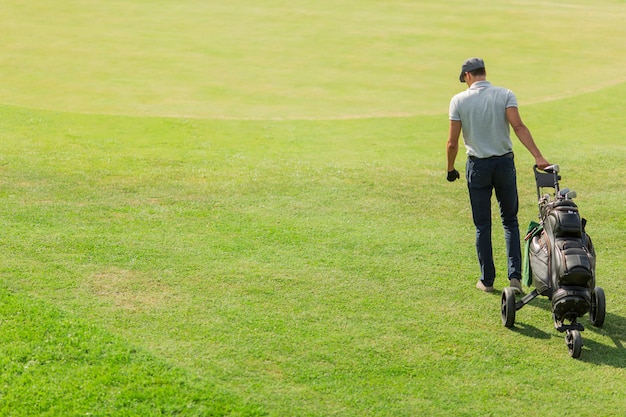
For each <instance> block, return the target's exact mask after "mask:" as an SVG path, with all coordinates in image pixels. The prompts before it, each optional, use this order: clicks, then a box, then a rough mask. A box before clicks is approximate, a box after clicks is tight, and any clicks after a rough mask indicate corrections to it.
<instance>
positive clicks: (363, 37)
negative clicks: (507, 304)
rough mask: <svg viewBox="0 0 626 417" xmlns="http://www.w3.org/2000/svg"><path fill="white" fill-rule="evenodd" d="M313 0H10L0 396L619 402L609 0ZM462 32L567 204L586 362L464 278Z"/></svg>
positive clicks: (470, 262) (325, 409)
mask: <svg viewBox="0 0 626 417" xmlns="http://www.w3.org/2000/svg"><path fill="white" fill-rule="evenodd" d="M309 3H310V2H306V3H305V2H300V1H296V2H290V3H285V2H280V1H272V0H263V1H261V2H256V3H254V5H251V4H249V2H243V1H239V0H235V1H231V2H226V3H225V2H212V1H210V2H206V1H205V2H200V1H179V2H173V1H165V0H162V1H151V2H145V1H139V0H134V1H125V2H121V1H108V2H98V1H89V2H84V1H83V2H78V1H61V2H43V1H33V2H28V5H26V4H22V3H21V2H17V1H13V0H9V1H3V2H2V4H1V5H0V27H1V28H2V31H3V35H4V36H3V37H2V39H0V47H1V48H2V49H1V50H2V51H3V53H2V54H1V57H0V76H1V77H2V80H3V82H2V84H1V85H0V97H1V99H0V103H2V104H0V205H1V208H2V209H1V210H0V225H1V230H2V235H1V237H0V249H1V250H0V340H1V341H0V366H1V368H0V369H1V374H0V415H3V416H4V415H6V416H32V415H43V416H78V415H100V416H105V415H107V416H108V415H115V416H118V415H119V416H149V415H154V416H158V415H190V416H208V415H215V416H223V415H228V416H255V415H267V416H330V415H335V416H356V415H358V416H417V415H425V416H426V415H441V416H444V415H446V416H447V415H466V416H474V415H494V416H500V415H542V416H564V415H565V416H611V415H623V414H624V412H625V410H626V400H625V398H626V385H624V381H625V380H626V350H625V348H624V344H625V343H626V307H625V306H624V303H623V300H624V298H625V297H626V290H625V289H624V286H623V285H622V281H623V277H624V267H625V265H626V255H625V254H624V244H623V237H624V233H625V232H626V210H625V209H624V207H625V199H626V181H625V180H624V178H625V177H626V141H625V140H624V133H623V132H624V131H626V122H625V121H624V118H623V110H624V108H626V73H625V72H624V68H626V54H624V53H623V47H622V46H621V43H622V42H621V40H622V39H624V37H625V36H626V28H624V25H623V22H624V18H625V17H626V3H625V2H624V1H605V0H603V1H598V2H594V3H593V5H591V4H590V3H589V2H585V1H559V2H557V1H553V2H550V1H548V2H538V1H537V2H535V1H531V2H517V1H504V2H499V3H498V4H497V5H492V4H491V3H490V2H487V1H477V2H473V3H471V4H468V3H462V2H457V1H451V0H446V1H443V2H408V1H391V2H376V1H364V2H354V1H343V2H332V3H331V2H327V1H325V0H323V1H317V2H314V4H309ZM486 10H487V11H486ZM474 55H479V56H482V57H484V58H485V60H486V62H487V66H488V68H487V70H488V72H489V75H490V77H489V78H490V80H492V82H494V84H504V85H507V86H508V87H510V88H512V89H513V90H514V91H515V92H516V93H517V96H518V99H519V101H520V103H521V113H522V116H523V118H524V119H525V122H526V123H527V125H528V126H529V127H530V128H531V131H532V132H533V134H534V136H535V139H536V140H537V142H538V144H539V146H540V147H541V149H542V151H543V153H544V155H546V157H547V158H548V159H549V160H550V161H551V162H555V163H559V164H560V166H561V168H562V175H563V184H564V185H565V186H568V187H570V188H573V189H575V190H576V191H577V192H578V195H579V197H578V198H577V202H578V204H579V207H580V210H581V213H582V214H583V215H584V217H586V218H587V219H588V222H589V223H588V232H589V233H590V234H591V235H592V237H593V238H594V243H595V246H596V251H597V255H598V265H597V273H598V278H597V279H598V283H599V285H600V286H602V287H603V288H604V290H605V291H606V295H607V319H606V323H605V326H604V327H603V328H602V329H596V328H594V327H592V326H590V325H589V321H588V318H587V317H585V318H584V319H583V324H585V326H586V328H587V330H586V331H585V332H583V340H584V343H585V345H584V348H583V353H582V356H581V358H580V359H579V360H573V359H571V358H569V356H568V355H567V349H566V346H565V343H564V341H563V335H562V334H560V333H558V332H557V331H556V330H554V327H553V325H552V321H551V316H550V307H549V302H548V301H547V300H546V299H537V300H536V301H534V302H533V303H531V304H530V305H529V306H527V307H525V308H524V309H522V310H520V311H519V312H518V315H517V323H516V327H515V328H514V329H512V330H509V329H506V328H504V327H503V326H502V324H501V321H500V292H499V291H497V292H496V294H495V295H487V294H483V293H480V292H478V291H476V290H475V289H474V283H475V280H476V279H477V277H478V271H477V265H476V260H475V254H474V242H473V241H474V231H473V226H472V224H471V218H470V213H469V204H468V198H467V191H466V188H465V185H464V184H463V182H460V183H459V182H457V183H453V184H449V183H447V182H446V181H445V173H444V171H445V155H444V149H445V140H446V138H447V123H448V122H447V105H448V101H449V99H450V97H451V96H452V95H453V94H454V93H456V92H458V91H460V90H461V89H462V88H463V85H461V84H460V83H458V81H457V77H458V71H459V68H460V64H461V63H462V61H463V60H464V59H465V58H467V57H469V56H474ZM515 146H516V147H515V149H516V151H517V154H516V164H517V169H518V181H519V188H520V200H521V210H520V222H521V223H522V225H524V224H525V223H526V222H527V221H530V220H535V219H536V216H537V214H536V211H537V208H536V202H535V200H536V196H535V190H534V184H533V183H534V182H533V179H532V170H531V166H532V162H533V161H532V159H531V158H530V155H528V153H527V152H525V150H524V149H523V148H522V147H521V146H520V144H519V143H516V145H515ZM458 167H459V168H461V167H462V161H459V163H458ZM494 222H498V219H497V218H495V217H494ZM496 224H497V223H496ZM522 227H524V226H522ZM495 230H496V233H495V235H494V245H495V248H496V258H497V262H498V264H497V266H498V274H499V277H498V279H497V281H496V288H497V289H498V290H501V289H502V287H504V286H505V285H506V282H505V279H504V275H503V274H504V272H505V268H506V260H505V259H504V248H503V242H502V241H503V239H502V232H501V231H500V230H498V228H495Z"/></svg>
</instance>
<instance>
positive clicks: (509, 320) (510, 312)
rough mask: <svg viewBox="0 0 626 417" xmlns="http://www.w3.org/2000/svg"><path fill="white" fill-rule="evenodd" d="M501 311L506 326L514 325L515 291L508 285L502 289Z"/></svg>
mask: <svg viewBox="0 0 626 417" xmlns="http://www.w3.org/2000/svg"><path fill="white" fill-rule="evenodd" d="M501 311H502V324H504V327H513V325H514V324H515V292H513V288H511V287H506V288H505V289H504V290H503V291H502V306H501Z"/></svg>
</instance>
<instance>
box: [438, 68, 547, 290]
mask: <svg viewBox="0 0 626 417" xmlns="http://www.w3.org/2000/svg"><path fill="white" fill-rule="evenodd" d="M486 77H487V73H486V70H485V63H484V61H483V60H482V59H480V58H470V59H468V60H466V61H465V62H464V63H463V66H462V67H461V75H460V77H459V80H460V81H461V82H462V83H463V82H464V83H466V84H467V86H468V89H467V90H465V91H463V92H461V93H459V94H457V95H455V96H454V97H453V98H452V100H451V101H450V130H449V135H448V143H447V147H446V154H447V158H448V181H451V182H452V181H455V180H457V179H458V178H459V177H460V174H459V172H458V171H457V170H456V169H455V168H454V161H455V159H456V156H457V153H458V150H459V136H460V134H461V131H462V132H463V141H464V144H465V148H466V149H467V156H468V159H467V164H466V173H465V175H466V179H467V188H468V190H469V197H470V204H471V207H472V217H473V220H474V225H475V226H476V252H477V254H478V263H479V264H480V272H481V276H480V280H479V281H478V282H477V283H476V288H478V289H480V290H482V291H486V292H492V291H493V290H494V288H493V284H494V281H495V278H496V270H495V266H494V263H493V253H492V246H491V195H492V192H493V190H495V193H496V198H497V200H498V203H499V206H500V217H501V218H502V225H503V227H504V237H505V240H506V251H507V257H508V278H509V286H510V287H512V288H514V290H515V291H516V292H520V293H521V292H522V284H521V282H520V279H521V277H522V254H521V252H522V251H521V245H520V232H519V225H518V222H517V211H518V194H517V178H516V174H515V164H514V160H513V144H512V142H511V137H510V128H509V125H510V126H512V127H513V131H514V132H515V135H516V136H517V137H518V139H519V140H520V142H522V144H523V145H524V146H525V147H526V148H527V149H528V151H529V152H530V153H531V154H532V156H534V157H535V164H537V166H538V167H539V168H545V167H547V166H548V165H550V164H549V162H548V161H547V160H546V159H545V158H544V157H543V156H542V155H541V152H540V151H539V148H537V145H536V144H535V141H534V140H533V137H532V135H531V133H530V131H529V130H528V128H527V127H526V126H525V125H524V123H523V122H522V119H521V117H520V114H519V111H518V108H517V99H516V97H515V95H514V94H513V92H512V91H511V90H508V89H506V88H502V87H494V86H492V85H491V83H490V82H489V81H487V78H486Z"/></svg>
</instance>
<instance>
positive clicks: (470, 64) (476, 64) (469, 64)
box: [459, 58, 485, 83]
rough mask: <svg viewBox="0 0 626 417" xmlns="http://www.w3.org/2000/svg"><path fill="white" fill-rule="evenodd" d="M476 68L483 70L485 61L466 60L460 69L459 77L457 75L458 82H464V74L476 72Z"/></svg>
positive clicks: (477, 59) (476, 59)
mask: <svg viewBox="0 0 626 417" xmlns="http://www.w3.org/2000/svg"><path fill="white" fill-rule="evenodd" d="M478 68H485V61H483V60H482V59H480V58H470V59H467V60H466V61H465V62H464V63H463V66H462V67H461V75H459V81H461V82H462V83H464V82H465V73H466V72H470V71H474V70H477V69H478Z"/></svg>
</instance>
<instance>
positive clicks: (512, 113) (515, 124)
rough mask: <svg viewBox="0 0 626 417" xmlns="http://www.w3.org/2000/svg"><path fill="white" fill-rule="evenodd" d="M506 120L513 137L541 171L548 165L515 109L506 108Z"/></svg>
mask: <svg viewBox="0 0 626 417" xmlns="http://www.w3.org/2000/svg"><path fill="white" fill-rule="evenodd" d="M506 118H507V120H508V122H509V123H510V124H511V127H512V128H513V131H514V132H515V136H517V138H518V139H519V140H520V142H522V144H523V145H524V146H525V147H526V149H528V151H529V152H530V154H531V155H532V156H533V157H534V158H535V164H536V165H537V167H538V168H539V169H543V168H545V167H547V166H548V165H550V163H549V162H548V161H547V160H546V159H545V158H544V157H543V155H541V151H540V150H539V148H538V147H537V145H536V144H535V140H534V139H533V135H532V134H531V133H530V130H528V128H527V127H526V125H525V124H524V122H522V117H521V116H520V114H519V110H518V109H517V107H507V109H506Z"/></svg>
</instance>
